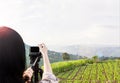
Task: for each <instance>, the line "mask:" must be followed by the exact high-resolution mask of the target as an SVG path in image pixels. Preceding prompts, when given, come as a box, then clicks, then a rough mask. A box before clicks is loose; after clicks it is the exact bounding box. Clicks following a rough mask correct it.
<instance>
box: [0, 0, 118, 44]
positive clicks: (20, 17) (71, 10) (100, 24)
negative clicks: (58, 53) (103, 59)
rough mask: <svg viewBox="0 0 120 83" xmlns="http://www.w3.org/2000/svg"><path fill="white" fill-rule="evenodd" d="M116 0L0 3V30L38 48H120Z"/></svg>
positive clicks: (6, 0) (14, 0)
mask: <svg viewBox="0 0 120 83" xmlns="http://www.w3.org/2000/svg"><path fill="white" fill-rule="evenodd" d="M119 6H120V2H119V0H0V26H3V25H4V26H9V27H12V28H13V29H15V30H16V31H17V32H19V33H20V35H21V36H22V38H23V40H24V42H25V43H27V44H29V45H37V44H38V43H41V42H44V43H46V44H47V45H73V44H104V45H120V25H119V23H120V13H119V12H120V9H119Z"/></svg>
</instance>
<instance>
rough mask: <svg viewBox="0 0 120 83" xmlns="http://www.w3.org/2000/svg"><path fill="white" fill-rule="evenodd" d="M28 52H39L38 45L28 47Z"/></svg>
mask: <svg viewBox="0 0 120 83" xmlns="http://www.w3.org/2000/svg"><path fill="white" fill-rule="evenodd" d="M30 52H39V47H38V46H32V47H30Z"/></svg>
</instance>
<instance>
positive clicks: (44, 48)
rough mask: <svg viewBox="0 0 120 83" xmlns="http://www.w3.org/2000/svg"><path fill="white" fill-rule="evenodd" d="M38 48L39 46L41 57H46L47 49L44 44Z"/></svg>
mask: <svg viewBox="0 0 120 83" xmlns="http://www.w3.org/2000/svg"><path fill="white" fill-rule="evenodd" d="M38 46H39V48H40V52H41V53H42V55H43V56H44V55H46V54H47V50H48V49H47V47H46V46H45V44H44V43H42V44H39V45H38Z"/></svg>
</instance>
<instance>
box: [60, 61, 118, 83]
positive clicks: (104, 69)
mask: <svg viewBox="0 0 120 83" xmlns="http://www.w3.org/2000/svg"><path fill="white" fill-rule="evenodd" d="M119 64H120V61H111V62H109V61H107V62H102V63H94V64H89V65H88V66H79V67H76V68H75V69H72V70H70V71H68V72H63V73H62V74H61V76H60V75H58V77H61V78H64V79H66V80H67V79H68V80H67V81H70V80H71V81H81V82H82V83H84V82H85V80H86V82H92V83H94V82H93V81H95V82H96V83H97V82H98V83H99V82H115V83H116V82H120V75H119V74H120V65H119ZM75 76H76V77H75ZM62 83H63V82H62ZM67 83H69V82H67ZM74 83H75V82H74Z"/></svg>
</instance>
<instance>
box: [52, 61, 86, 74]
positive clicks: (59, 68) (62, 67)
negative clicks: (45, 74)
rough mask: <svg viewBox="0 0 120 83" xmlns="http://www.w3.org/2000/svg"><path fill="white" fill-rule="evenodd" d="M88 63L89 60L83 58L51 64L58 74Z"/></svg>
mask: <svg viewBox="0 0 120 83" xmlns="http://www.w3.org/2000/svg"><path fill="white" fill-rule="evenodd" d="M86 63H87V60H86V59H82V60H74V61H64V62H57V63H53V64H51V66H52V69H53V72H54V74H58V73H61V72H66V71H69V70H72V69H74V68H76V67H79V66H81V65H85V64H86Z"/></svg>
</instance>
